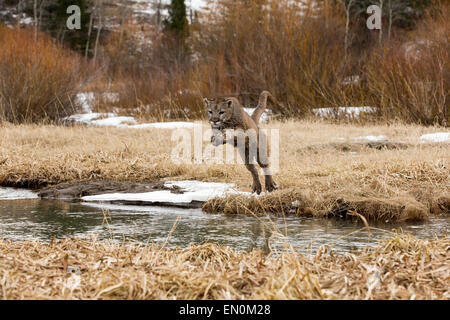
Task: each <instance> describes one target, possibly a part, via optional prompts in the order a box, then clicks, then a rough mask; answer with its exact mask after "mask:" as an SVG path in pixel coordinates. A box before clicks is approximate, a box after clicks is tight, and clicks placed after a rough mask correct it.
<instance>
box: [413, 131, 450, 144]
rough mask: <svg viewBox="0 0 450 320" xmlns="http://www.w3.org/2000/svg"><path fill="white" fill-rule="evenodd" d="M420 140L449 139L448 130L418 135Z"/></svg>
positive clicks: (436, 140) (439, 140)
mask: <svg viewBox="0 0 450 320" xmlns="http://www.w3.org/2000/svg"><path fill="white" fill-rule="evenodd" d="M420 140H421V141H422V142H448V141H450V132H435V133H428V134H424V135H422V136H420Z"/></svg>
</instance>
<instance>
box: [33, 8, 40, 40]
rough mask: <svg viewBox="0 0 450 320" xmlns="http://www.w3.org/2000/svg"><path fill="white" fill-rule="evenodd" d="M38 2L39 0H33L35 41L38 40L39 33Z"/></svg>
mask: <svg viewBox="0 0 450 320" xmlns="http://www.w3.org/2000/svg"><path fill="white" fill-rule="evenodd" d="M37 2H38V0H34V1H33V18H34V41H36V40H37V35H38V23H39V22H38V13H37Z"/></svg>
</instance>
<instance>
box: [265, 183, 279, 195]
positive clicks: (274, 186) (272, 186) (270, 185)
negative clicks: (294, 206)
mask: <svg viewBox="0 0 450 320" xmlns="http://www.w3.org/2000/svg"><path fill="white" fill-rule="evenodd" d="M277 189H278V185H277V183H276V182H275V181H273V180H271V181H266V191H267V192H272V191H273V190H277Z"/></svg>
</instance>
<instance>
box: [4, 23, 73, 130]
mask: <svg viewBox="0 0 450 320" xmlns="http://www.w3.org/2000/svg"><path fill="white" fill-rule="evenodd" d="M0 43H1V46H0V121H2V120H3V121H5V120H6V121H10V122H14V123H24V122H25V123H31V122H42V121H56V120H60V119H61V118H62V117H64V116H68V115H70V114H72V113H73V112H74V111H76V106H75V105H74V104H73V103H72V102H73V98H74V95H75V94H76V93H77V90H79V87H80V83H81V80H82V71H81V69H82V63H81V60H80V59H79V57H77V56H76V55H75V54H73V53H70V52H69V51H66V50H65V49H63V48H62V47H60V46H59V45H57V44H54V43H53V42H52V40H51V39H50V38H48V37H47V36H45V35H43V34H40V35H39V38H38V39H37V40H35V38H34V33H33V32H32V31H29V30H20V29H10V28H7V27H5V26H2V25H0Z"/></svg>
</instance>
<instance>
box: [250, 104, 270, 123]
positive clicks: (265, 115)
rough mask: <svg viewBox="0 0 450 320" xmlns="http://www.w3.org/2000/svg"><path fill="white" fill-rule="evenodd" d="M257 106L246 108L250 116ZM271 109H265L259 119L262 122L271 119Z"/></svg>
mask: <svg viewBox="0 0 450 320" xmlns="http://www.w3.org/2000/svg"><path fill="white" fill-rule="evenodd" d="M255 110H256V108H244V111H245V112H247V114H248V115H249V116H251V115H252V114H253V112H255ZM270 112H271V110H270V109H266V110H264V112H263V113H262V114H261V118H260V119H259V122H260V123H267V121H268V120H269V117H270Z"/></svg>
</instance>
